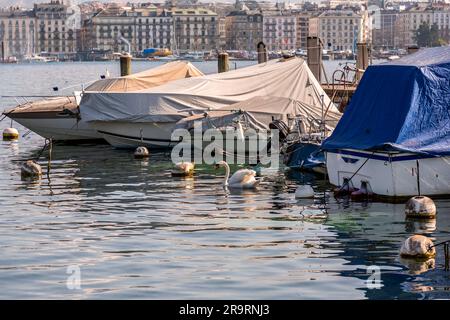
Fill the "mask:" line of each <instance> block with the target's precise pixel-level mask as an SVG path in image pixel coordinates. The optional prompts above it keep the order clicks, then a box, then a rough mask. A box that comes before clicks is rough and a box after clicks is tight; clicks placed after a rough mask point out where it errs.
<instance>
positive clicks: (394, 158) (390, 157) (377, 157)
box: [327, 149, 434, 162]
mask: <svg viewBox="0 0 450 320" xmlns="http://www.w3.org/2000/svg"><path fill="white" fill-rule="evenodd" d="M327 152H328V153H336V154H345V155H350V156H355V157H362V158H369V159H373V160H381V161H390V162H397V161H407V160H417V159H428V158H434V156H432V155H423V154H408V155H398V156H396V155H394V156H393V155H391V154H389V153H387V154H388V156H382V155H379V154H373V153H365V152H358V151H353V150H342V149H340V150H333V151H327Z"/></svg>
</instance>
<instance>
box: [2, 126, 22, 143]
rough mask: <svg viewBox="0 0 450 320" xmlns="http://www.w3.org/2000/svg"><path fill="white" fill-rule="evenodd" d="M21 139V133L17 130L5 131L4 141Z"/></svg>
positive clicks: (7, 129) (8, 129)
mask: <svg viewBox="0 0 450 320" xmlns="http://www.w3.org/2000/svg"><path fill="white" fill-rule="evenodd" d="M17 139H19V131H17V129H15V128H6V129H5V130H3V140H6V141H11V140H17Z"/></svg>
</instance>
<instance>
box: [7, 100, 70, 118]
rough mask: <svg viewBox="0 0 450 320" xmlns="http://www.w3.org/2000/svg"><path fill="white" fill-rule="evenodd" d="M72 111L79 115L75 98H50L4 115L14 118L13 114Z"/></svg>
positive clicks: (28, 103) (11, 110)
mask: <svg viewBox="0 0 450 320" xmlns="http://www.w3.org/2000/svg"><path fill="white" fill-rule="evenodd" d="M65 110H67V111H70V112H74V113H77V112H78V111H77V110H78V107H77V103H76V99H75V96H68V97H54V98H53V97H49V98H46V99H40V100H36V101H30V102H27V103H24V104H21V105H18V106H17V107H14V108H12V109H10V110H7V111H5V112H4V113H5V114H7V115H8V116H13V114H18V115H19V114H22V113H43V114H47V113H55V112H63V111H65Z"/></svg>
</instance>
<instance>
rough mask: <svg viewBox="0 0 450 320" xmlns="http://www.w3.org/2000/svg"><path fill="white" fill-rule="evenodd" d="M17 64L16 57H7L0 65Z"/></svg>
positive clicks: (0, 61)
mask: <svg viewBox="0 0 450 320" xmlns="http://www.w3.org/2000/svg"><path fill="white" fill-rule="evenodd" d="M17 62H18V60H17V58H16V57H14V56H11V57H7V58H5V59H4V60H0V63H17Z"/></svg>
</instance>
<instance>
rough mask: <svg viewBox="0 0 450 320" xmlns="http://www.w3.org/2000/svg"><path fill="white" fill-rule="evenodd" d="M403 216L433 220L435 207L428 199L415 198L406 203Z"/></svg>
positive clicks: (422, 197)
mask: <svg viewBox="0 0 450 320" xmlns="http://www.w3.org/2000/svg"><path fill="white" fill-rule="evenodd" d="M405 214H406V217H408V218H422V219H434V218H435V217H436V205H435V204H434V202H433V200H431V199H430V198H428V197H424V196H415V197H412V198H411V199H409V200H408V202H406V205H405Z"/></svg>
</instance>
